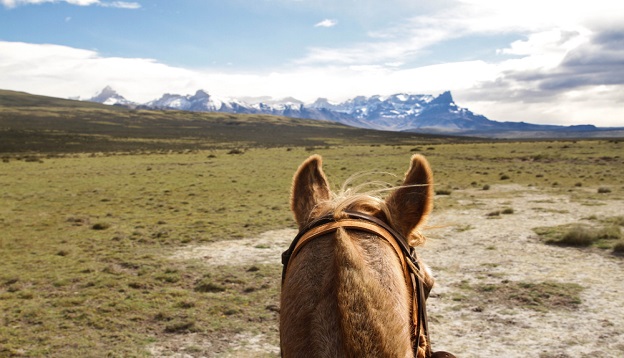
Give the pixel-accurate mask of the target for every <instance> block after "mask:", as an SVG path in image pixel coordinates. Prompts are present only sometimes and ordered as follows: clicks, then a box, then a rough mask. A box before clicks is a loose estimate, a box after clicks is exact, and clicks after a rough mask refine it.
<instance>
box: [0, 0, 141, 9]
mask: <svg viewBox="0 0 624 358" xmlns="http://www.w3.org/2000/svg"><path fill="white" fill-rule="evenodd" d="M59 2H66V3H68V4H70V5H78V6H91V5H96V6H101V7H114V8H120V9H139V8H140V7H141V4H139V3H138V2H126V1H111V2H106V1H100V0H0V4H2V5H4V6H5V7H7V8H14V7H16V6H20V5H37V4H43V3H59Z"/></svg>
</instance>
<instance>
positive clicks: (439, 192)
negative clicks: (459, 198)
mask: <svg viewBox="0 0 624 358" xmlns="http://www.w3.org/2000/svg"><path fill="white" fill-rule="evenodd" d="M435 193H436V195H451V193H452V191H451V190H450V189H438V190H436V191H435Z"/></svg>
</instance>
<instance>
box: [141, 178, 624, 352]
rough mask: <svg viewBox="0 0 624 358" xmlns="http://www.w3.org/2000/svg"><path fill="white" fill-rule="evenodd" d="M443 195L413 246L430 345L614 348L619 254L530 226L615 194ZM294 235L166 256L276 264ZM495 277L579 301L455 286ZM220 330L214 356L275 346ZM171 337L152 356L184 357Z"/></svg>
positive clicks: (622, 209)
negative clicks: (567, 288) (426, 289)
mask: <svg viewBox="0 0 624 358" xmlns="http://www.w3.org/2000/svg"><path fill="white" fill-rule="evenodd" d="M453 195H458V196H459V195H461V197H462V198H465V199H461V200H460V204H461V205H456V206H455V207H456V208H452V209H449V210H445V211H434V215H433V216H432V217H431V221H430V223H429V224H430V225H432V226H443V227H442V228H436V229H434V230H430V231H428V232H426V234H427V235H428V236H429V237H430V240H429V241H428V243H427V245H426V246H425V247H424V248H421V250H420V252H421V256H422V258H423V260H424V261H425V262H426V263H428V264H429V265H430V266H431V267H432V268H433V271H434V276H435V278H436V282H437V284H436V286H435V287H434V290H433V292H432V296H431V297H430V299H429V301H428V303H429V306H428V310H429V315H430V320H431V323H430V326H431V327H430V328H431V336H432V339H433V344H434V347H435V349H436V350H447V351H451V352H454V353H456V354H457V355H458V356H459V357H463V358H469V357H541V358H555V357H623V356H624V313H623V312H624V311H622V307H624V259H622V258H619V257H614V256H611V255H609V254H607V253H605V252H598V251H591V250H590V251H588V250H579V249H573V248H562V247H555V246H547V245H544V244H543V243H541V242H540V241H539V240H538V239H537V236H536V235H535V233H534V232H533V231H532V230H531V229H532V228H534V227H539V226H555V225H559V224H566V223H573V222H579V221H583V219H586V218H588V217H590V216H592V215H595V216H597V217H610V216H617V215H622V214H623V213H624V201H622V200H605V201H602V202H601V203H600V205H582V204H581V203H578V202H572V201H571V200H570V198H569V196H568V195H553V194H550V193H548V192H545V191H540V190H538V189H532V188H526V187H521V186H518V185H507V186H500V187H493V188H492V190H490V191H488V192H485V191H482V190H474V191H463V192H461V193H453ZM505 208H512V209H513V214H509V215H500V216H497V217H496V218H495V219H491V218H489V217H488V215H487V214H488V213H490V212H492V211H496V210H502V209H505ZM294 234H295V231H294V230H289V229H286V230H278V231H271V232H267V233H264V234H262V235H261V236H259V237H257V238H253V239H244V240H237V241H224V242H216V243H213V244H210V245H206V246H201V247H188V248H184V249H181V250H179V251H178V252H177V253H175V255H174V257H173V258H174V259H190V258H203V259H204V260H205V262H206V263H207V264H209V265H211V264H212V265H249V264H252V263H279V257H280V254H281V252H282V251H283V250H284V249H285V248H286V247H287V246H288V245H289V243H290V240H291V239H292V237H293V236H294ZM501 282H531V283H541V282H559V283H576V284H578V285H580V286H582V287H583V290H582V291H581V293H580V296H581V303H580V304H579V305H577V306H578V307H575V308H573V309H570V308H568V309H553V310H545V311H544V310H542V311H540V310H535V309H530V308H525V307H522V306H519V305H515V306H514V305H504V304H490V303H489V302H486V300H485V299H484V300H481V299H480V297H478V296H475V295H476V292H475V291H466V289H465V287H471V286H474V285H479V284H492V285H497V284H500V283H501ZM230 338H233V339H228V340H227V341H229V342H236V343H231V344H230V346H229V351H230V352H231V353H229V354H224V355H220V356H228V357H229V356H232V357H255V356H266V355H267V354H268V355H274V356H277V355H278V352H279V350H278V347H276V346H274V345H270V344H268V343H266V342H267V340H266V337H262V336H254V335H251V334H247V335H246V334H241V335H240V336H239V337H230ZM185 339H191V338H189V337H186V338H185ZM197 339H199V338H197ZM191 340H192V339H191ZM173 343H175V342H161V343H160V344H158V345H155V346H154V347H153V349H152V353H153V355H154V356H167V357H191V356H190V355H188V354H181V353H176V349H174V348H171V347H172V346H176V345H175V344H173ZM177 343H179V344H178V345H177V346H180V345H184V344H183V343H180V342H177ZM191 343H192V344H210V342H197V340H195V341H194V342H190V343H189V344H191ZM167 347H169V348H167Z"/></svg>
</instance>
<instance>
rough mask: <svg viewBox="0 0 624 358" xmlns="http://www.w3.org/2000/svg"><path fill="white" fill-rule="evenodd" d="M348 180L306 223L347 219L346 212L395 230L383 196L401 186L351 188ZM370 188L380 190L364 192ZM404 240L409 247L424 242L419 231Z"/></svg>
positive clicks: (383, 185)
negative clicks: (361, 214)
mask: <svg viewBox="0 0 624 358" xmlns="http://www.w3.org/2000/svg"><path fill="white" fill-rule="evenodd" d="M350 180H351V179H349V180H347V182H346V183H345V184H344V185H343V186H342V188H341V189H340V190H339V191H338V192H331V193H330V199H328V200H324V201H321V202H319V203H317V205H316V207H315V208H314V210H313V211H312V212H311V213H310V218H309V219H308V223H310V222H312V221H314V220H315V219H317V218H320V217H324V216H332V217H333V218H334V219H335V220H340V219H345V218H347V217H348V214H347V213H346V212H347V211H355V212H359V213H363V214H367V215H371V216H375V217H377V218H379V219H381V220H383V221H385V222H386V223H387V224H388V225H390V226H391V227H393V228H396V227H397V225H395V223H394V222H393V221H394V220H393V217H392V215H391V213H390V209H389V208H388V205H387V203H386V201H385V197H384V196H385V195H384V194H386V193H389V192H391V191H393V190H396V189H398V188H401V187H402V186H390V185H388V184H385V183H381V182H373V183H366V184H362V185H359V186H356V187H353V188H351V187H348V186H347V184H348V183H349V181H350ZM371 186H377V187H380V188H377V189H369V190H364V189H365V188H367V187H371ZM406 239H407V242H408V243H409V245H410V246H414V247H415V246H420V245H422V244H424V243H425V241H426V237H425V236H424V235H423V234H422V233H421V232H420V231H419V230H414V231H413V232H411V233H410V235H409V236H408V237H406Z"/></svg>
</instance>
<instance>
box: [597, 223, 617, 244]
mask: <svg viewBox="0 0 624 358" xmlns="http://www.w3.org/2000/svg"><path fill="white" fill-rule="evenodd" d="M596 235H597V236H598V238H599V239H603V240H619V239H621V238H622V232H621V231H620V227H619V226H616V225H611V226H605V227H603V228H602V229H600V230H598V232H597V233H596Z"/></svg>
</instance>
